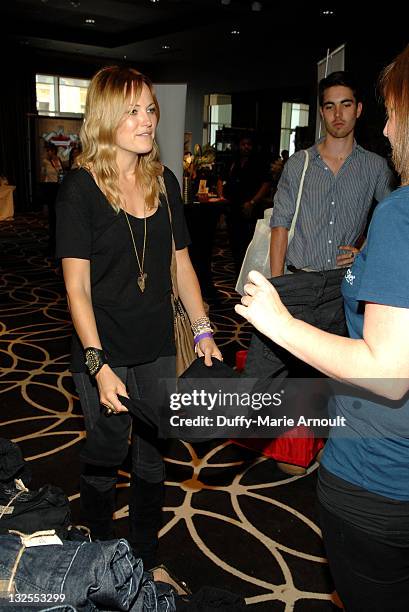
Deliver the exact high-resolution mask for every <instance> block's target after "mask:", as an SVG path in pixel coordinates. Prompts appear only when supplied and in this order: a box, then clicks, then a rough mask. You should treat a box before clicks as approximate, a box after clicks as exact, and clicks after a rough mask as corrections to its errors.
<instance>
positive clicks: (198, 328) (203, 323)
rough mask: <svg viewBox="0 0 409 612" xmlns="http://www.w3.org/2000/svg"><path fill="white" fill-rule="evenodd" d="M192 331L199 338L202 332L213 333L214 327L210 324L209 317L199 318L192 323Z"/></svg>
mask: <svg viewBox="0 0 409 612" xmlns="http://www.w3.org/2000/svg"><path fill="white" fill-rule="evenodd" d="M192 331H193V335H195V336H197V335H198V334H201V333H202V332H207V331H210V332H211V331H212V325H211V323H210V319H209V317H206V316H205V317H199V318H198V319H196V321H193V323H192Z"/></svg>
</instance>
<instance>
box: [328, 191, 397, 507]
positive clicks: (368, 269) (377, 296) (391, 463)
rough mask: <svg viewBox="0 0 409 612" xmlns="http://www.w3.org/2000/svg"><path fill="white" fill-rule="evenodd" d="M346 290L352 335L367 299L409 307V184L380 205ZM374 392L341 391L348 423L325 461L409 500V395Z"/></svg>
mask: <svg viewBox="0 0 409 612" xmlns="http://www.w3.org/2000/svg"><path fill="white" fill-rule="evenodd" d="M342 294H343V296H344V300H345V315H346V320H347V324H348V330H349V335H350V337H351V338H362V337H363V323H364V309H365V302H375V303H377V304H385V305H388V306H395V307H399V308H409V187H406V186H405V187H401V188H399V189H397V190H396V191H395V192H393V193H392V194H391V195H390V196H388V198H386V199H385V200H384V201H383V202H382V203H381V204H378V206H377V207H376V209H375V213H374V216H373V219H372V222H371V225H370V228H369V232H368V240H367V244H366V246H365V248H364V249H363V250H362V252H361V253H360V254H359V255H358V256H357V258H356V260H355V263H354V265H353V267H352V268H350V269H348V270H347V272H346V275H345V278H344V281H343V284H342ZM390 358H391V359H394V355H391V356H390ZM373 397H374V401H370V400H368V399H362V397H359V393H357V394H356V395H353V394H351V395H350V396H349V395H342V396H336V398H335V400H334V402H333V404H332V406H331V411H332V410H334V411H335V413H336V414H337V415H340V416H344V417H345V419H346V427H342V428H333V430H332V431H331V434H330V438H329V440H328V443H327V445H326V447H325V453H324V457H323V461H322V463H323V465H324V467H325V468H326V469H327V470H329V471H330V472H332V473H333V474H335V475H336V476H338V477H339V478H342V479H344V480H346V481H348V482H351V483H353V484H355V485H357V486H360V487H362V488H364V489H366V490H367V491H371V492H372V493H376V494H378V495H383V496H384V497H388V498H392V499H397V500H405V501H407V500H409V400H408V396H407V395H406V396H405V397H404V398H403V400H402V401H400V402H391V401H388V400H384V401H383V400H382V399H380V398H379V397H375V396H373Z"/></svg>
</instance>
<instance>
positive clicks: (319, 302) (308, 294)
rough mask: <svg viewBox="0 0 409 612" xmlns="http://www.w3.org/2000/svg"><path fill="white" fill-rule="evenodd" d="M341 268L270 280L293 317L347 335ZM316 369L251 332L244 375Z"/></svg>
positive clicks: (308, 373)
mask: <svg viewBox="0 0 409 612" xmlns="http://www.w3.org/2000/svg"><path fill="white" fill-rule="evenodd" d="M344 274H345V270H344V269H339V270H328V271H326V272H303V271H301V272H297V273H295V274H288V275H285V276H279V277H277V278H272V279H270V282H271V283H272V284H273V285H274V287H275V288H276V289H277V291H278V293H279V295H280V297H281V299H282V301H283V303H284V305H285V306H286V307H287V308H288V310H289V311H290V313H291V314H292V315H293V316H294V317H295V318H296V319H301V320H302V321H305V322H307V323H310V324H311V325H314V326H315V327H319V328H320V329H323V330H325V331H328V332H331V333H333V334H337V335H340V336H346V335H347V329H346V323H345V314H344V301H343V298H342V295H341V282H342V279H343V277H344ZM314 372H316V371H315V370H313V369H312V368H310V367H309V366H307V365H306V364H304V363H303V362H301V361H300V360H299V359H296V358H295V357H293V356H292V355H291V354H290V353H289V352H288V351H286V350H285V349H283V348H281V347H280V346H278V345H277V344H275V343H274V342H272V341H271V340H269V339H268V338H267V337H266V336H264V335H263V334H260V333H259V332H258V331H255V332H254V333H253V335H252V338H251V342H250V347H249V351H248V355H247V361H246V367H245V370H244V376H248V377H251V378H257V379H259V380H266V379H269V378H275V377H280V378H286V377H287V376H292V377H299V378H301V377H303V378H308V377H310V376H312V375H314V374H313V373H314Z"/></svg>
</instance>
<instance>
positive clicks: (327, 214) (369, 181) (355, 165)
mask: <svg viewBox="0 0 409 612" xmlns="http://www.w3.org/2000/svg"><path fill="white" fill-rule="evenodd" d="M308 152H309V164H308V168H307V172H306V175H305V180H304V186H303V192H302V196H301V203H300V208H299V212H298V217H297V221H296V225H295V231H294V237H293V239H292V240H291V242H290V244H289V246H288V251H287V257H286V262H287V264H292V265H293V266H295V267H296V268H310V269H312V270H331V269H334V268H336V267H337V266H336V257H337V255H339V254H341V251H340V250H339V248H338V247H339V246H341V245H353V244H355V242H356V241H357V239H358V238H359V236H360V235H361V234H362V232H363V230H364V228H365V225H366V221H367V216H368V212H369V209H370V207H371V204H372V202H373V200H374V199H375V200H377V201H378V202H379V201H381V200H383V198H385V197H386V196H387V195H388V194H389V193H390V192H391V191H392V189H393V183H394V178H393V174H392V172H391V170H390V169H389V167H388V164H387V162H386V160H385V159H384V158H383V157H380V156H379V155H377V154H376V153H371V152H370V151H366V150H365V149H363V148H362V147H361V146H359V145H357V144H356V143H354V147H353V150H352V152H351V154H350V155H349V156H348V158H347V159H346V160H345V162H344V163H343V165H342V166H341V168H340V170H339V172H338V174H337V175H336V176H335V175H334V174H333V173H332V171H331V169H330V168H329V167H328V166H327V164H326V163H325V161H324V160H323V159H321V156H320V154H319V152H318V148H317V145H314V146H312V147H310V148H309V149H308ZM304 161H305V154H304V152H303V151H298V152H297V153H295V154H294V155H292V156H291V157H290V159H289V160H288V162H287V163H286V165H285V166H284V170H283V173H282V175H281V178H280V182H279V184H278V188H277V192H276V195H275V197H274V208H273V214H272V216H271V221H270V226H271V227H286V228H287V229H289V228H290V227H291V221H292V218H293V216H294V213H295V206H296V200H297V195H298V189H299V186H300V181H301V174H302V170H303V167H304Z"/></svg>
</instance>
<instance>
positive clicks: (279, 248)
mask: <svg viewBox="0 0 409 612" xmlns="http://www.w3.org/2000/svg"><path fill="white" fill-rule="evenodd" d="M287 246H288V229H287V228H286V227H272V228H271V238H270V269H271V276H272V277H276V276H281V275H282V274H284V263H285V257H286V255H287Z"/></svg>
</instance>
